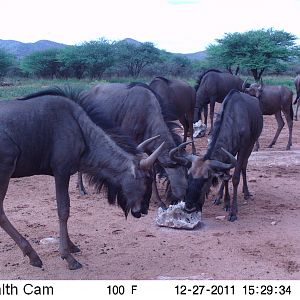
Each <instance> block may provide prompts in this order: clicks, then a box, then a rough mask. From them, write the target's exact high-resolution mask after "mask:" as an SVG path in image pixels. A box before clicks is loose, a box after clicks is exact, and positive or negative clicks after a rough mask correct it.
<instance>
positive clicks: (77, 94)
mask: <svg viewBox="0 0 300 300" xmlns="http://www.w3.org/2000/svg"><path fill="white" fill-rule="evenodd" d="M85 95H86V94H85V91H84V90H83V89H82V88H76V87H73V86H69V85H66V86H63V87H59V86H53V87H50V88H48V89H45V90H41V91H38V92H35V93H32V94H29V95H26V96H24V97H21V98H18V100H28V99H33V98H36V97H41V96H61V97H66V98H68V99H70V100H72V101H74V102H75V103H77V104H78V105H79V106H81V107H82V109H83V110H84V111H85V112H86V113H87V115H88V116H89V117H90V119H91V120H92V121H93V122H94V123H95V124H96V125H97V126H99V127H100V128H101V129H102V130H103V131H104V132H105V133H106V134H108V135H109V136H110V137H111V138H112V139H113V140H114V142H115V143H116V144H117V145H118V146H119V147H120V148H122V149H123V150H125V151H126V152H128V153H130V154H133V155H136V154H138V150H137V149H136V147H137V145H136V143H135V142H134V141H133V140H132V139H131V138H130V137H129V136H128V135H126V134H125V133H124V132H123V131H122V130H121V129H120V127H119V126H118V125H116V124H115V123H113V122H112V121H111V120H109V119H108V117H107V116H106V115H105V114H104V113H103V112H102V111H101V110H100V109H98V108H97V107H96V105H94V104H93V102H92V101H88V100H87V98H86V97H85Z"/></svg>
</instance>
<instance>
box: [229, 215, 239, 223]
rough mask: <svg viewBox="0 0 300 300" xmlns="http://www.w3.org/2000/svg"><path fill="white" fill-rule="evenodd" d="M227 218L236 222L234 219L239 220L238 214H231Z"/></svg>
mask: <svg viewBox="0 0 300 300" xmlns="http://www.w3.org/2000/svg"><path fill="white" fill-rule="evenodd" d="M227 220H228V221H230V222H234V221H236V220H237V216H236V215H232V214H229V215H228V217H227Z"/></svg>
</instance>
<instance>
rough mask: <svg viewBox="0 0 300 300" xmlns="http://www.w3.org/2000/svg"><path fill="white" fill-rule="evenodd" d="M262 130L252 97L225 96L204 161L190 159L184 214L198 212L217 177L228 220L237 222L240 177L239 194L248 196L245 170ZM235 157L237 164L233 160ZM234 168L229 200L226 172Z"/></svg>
mask: <svg viewBox="0 0 300 300" xmlns="http://www.w3.org/2000/svg"><path fill="white" fill-rule="evenodd" d="M262 127H263V117H262V113H261V110H260V106H259V101H258V99H256V98H255V97H252V96H250V95H247V94H244V93H241V92H239V91H236V90H232V91H230V92H229V94H228V95H227V96H226V98H225V100H224V102H223V104H222V110H221V113H220V114H219V115H218V117H217V119H216V122H215V127H214V131H213V133H212V139H211V143H210V144H209V146H208V150H207V152H206V154H205V155H204V157H196V158H193V159H192V160H191V161H192V166H191V168H190V169H189V184H188V191H187V195H186V200H185V209H186V210H187V211H188V212H192V211H195V210H200V211H202V206H203V204H204V201H205V197H206V194H207V193H208V191H209V189H210V187H211V185H212V184H213V183H214V179H215V178H216V177H219V176H221V178H222V180H224V185H225V196H224V203H225V209H226V210H229V215H228V220H229V221H235V220H236V219H237V188H238V185H239V181H240V173H241V172H242V175H243V193H244V195H245V197H249V196H250V192H249V189H248V186H247V178H246V169H247V163H248V158H249V156H250V154H251V151H252V148H253V146H254V143H255V141H256V140H257V138H258V137H259V135H260V133H261V131H262ZM235 155H237V160H236V159H235V157H234V156H235ZM233 167H235V169H234V172H233V176H232V183H233V196H232V199H231V201H230V195H229V191H228V180H229V179H230V176H229V170H230V169H231V168H233Z"/></svg>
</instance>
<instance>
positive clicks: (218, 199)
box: [213, 180, 224, 205]
mask: <svg viewBox="0 0 300 300" xmlns="http://www.w3.org/2000/svg"><path fill="white" fill-rule="evenodd" d="M223 194H224V180H222V183H221V186H220V188H219V191H218V195H217V198H215V200H214V201H213V203H214V204H215V205H220V204H221V200H222V198H223Z"/></svg>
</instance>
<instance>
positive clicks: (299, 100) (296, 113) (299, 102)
mask: <svg viewBox="0 0 300 300" xmlns="http://www.w3.org/2000/svg"><path fill="white" fill-rule="evenodd" d="M299 105H300V98H299V99H298V100H297V106H296V112H295V121H298V117H297V116H298V109H299Z"/></svg>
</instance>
